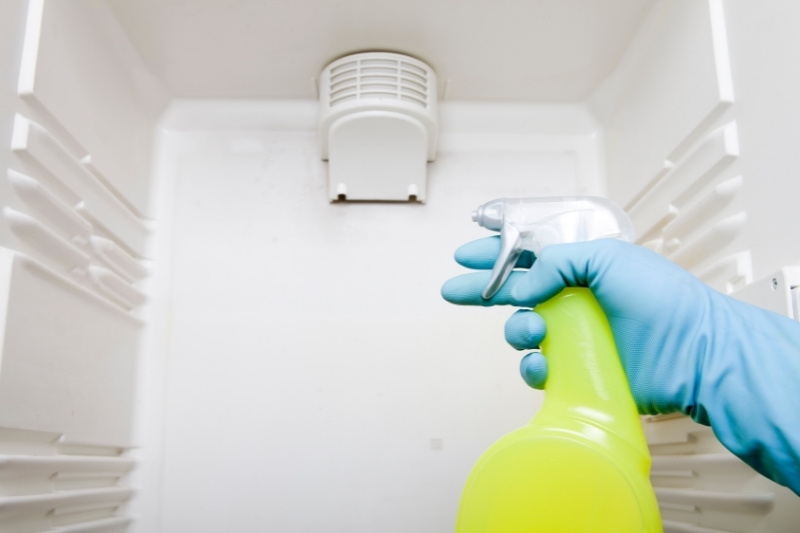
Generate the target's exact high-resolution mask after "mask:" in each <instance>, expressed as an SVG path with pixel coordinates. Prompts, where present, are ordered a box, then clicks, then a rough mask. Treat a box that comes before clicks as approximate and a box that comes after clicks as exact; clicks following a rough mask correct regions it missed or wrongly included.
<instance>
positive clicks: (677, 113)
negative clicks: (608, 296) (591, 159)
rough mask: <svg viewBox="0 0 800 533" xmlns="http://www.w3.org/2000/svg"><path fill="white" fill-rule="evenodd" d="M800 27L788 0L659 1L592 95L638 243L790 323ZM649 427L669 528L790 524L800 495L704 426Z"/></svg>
mask: <svg viewBox="0 0 800 533" xmlns="http://www.w3.org/2000/svg"><path fill="white" fill-rule="evenodd" d="M799 18H800V8H798V7H797V6H795V5H794V4H791V3H788V2H768V3H766V4H764V3H760V4H758V5H755V4H753V3H751V2H746V1H741V0H730V1H725V2H723V1H722V0H708V1H703V2H693V1H675V2H663V3H661V4H659V5H658V6H657V9H655V10H654V11H653V12H652V13H651V15H650V18H649V19H648V20H647V21H646V22H645V24H644V25H643V26H642V28H641V29H640V32H639V33H638V35H637V36H636V38H635V40H634V44H633V46H632V47H631V49H629V51H628V54H627V55H626V56H625V58H624V59H623V61H622V63H621V64H620V66H619V68H618V69H617V71H616V72H615V73H614V74H613V75H612V76H611V77H610V78H609V79H608V80H607V81H606V83H605V84H604V86H602V87H600V88H599V89H598V90H597V91H596V92H595V94H594V95H593V99H592V105H593V109H594V110H595V112H596V113H597V114H598V116H599V117H601V118H602V120H603V122H604V126H605V136H606V140H607V146H606V150H607V160H608V171H607V175H608V191H609V195H610V197H611V198H612V199H614V200H615V201H617V202H618V203H619V204H620V205H623V206H624V207H625V208H626V209H627V211H628V212H629V213H630V215H631V217H632V219H633V222H634V225H635V226H636V230H637V234H638V236H639V237H638V242H639V243H640V244H643V245H645V246H649V247H651V248H653V249H655V250H657V251H658V252H660V253H662V254H663V255H665V256H666V257H668V258H670V259H672V260H673V261H675V262H677V263H678V264H680V265H682V266H684V267H685V268H687V269H689V270H690V271H692V272H693V273H694V274H695V275H697V276H698V277H699V278H700V279H702V280H703V281H705V282H706V283H708V284H709V285H711V286H712V287H714V288H715V289H717V290H719V291H721V292H723V293H728V294H731V295H732V296H734V297H737V298H741V299H743V300H745V301H748V302H749V303H753V304H755V305H760V306H763V307H767V308H769V309H771V310H774V311H777V312H781V313H783V314H786V315H788V316H793V317H795V318H796V317H797V313H796V310H794V309H793V308H792V303H791V302H792V295H791V288H792V286H791V285H792V284H797V283H798V280H797V278H796V276H795V277H792V275H791V274H792V273H793V272H795V269H794V268H793V267H794V266H796V265H797V264H800V245H798V241H797V238H796V237H795V236H794V232H793V219H794V218H796V216H795V213H796V205H795V204H796V199H797V198H798V189H800V180H798V179H797V176H796V175H797V170H796V169H795V167H796V166H797V165H796V161H795V159H796V146H798V145H799V144H800V116H798V115H800V105H798V104H797V99H796V98H795V97H794V96H792V95H793V94H796V93H797V91H798V90H800V73H799V72H798V70H797V68H796V65H797V64H800V47H798V40H797V35H796V21H797V20H798V19H799ZM773 280H774V281H773ZM665 312H668V311H665ZM765 349H768V348H767V347H765ZM645 429H646V433H647V436H648V442H649V444H650V447H651V453H652V455H653V472H652V480H653V483H654V485H655V487H656V492H657V496H658V500H659V504H660V506H661V512H662V517H663V519H664V527H665V531H685V530H688V529H687V528H696V527H701V528H711V530H714V531H731V532H745V531H747V532H775V531H793V530H794V529H795V528H796V525H795V524H796V523H797V519H798V511H797V496H796V495H794V494H793V493H792V492H791V491H789V490H788V489H786V488H784V487H779V486H777V485H775V484H774V483H771V482H769V481H768V480H766V479H765V478H763V477H762V476H760V475H758V474H757V473H756V472H754V471H753V470H752V469H751V468H749V467H748V466H746V465H745V464H744V463H743V462H741V461H740V460H738V459H737V458H735V457H733V456H732V455H731V454H730V453H729V452H728V451H727V450H725V449H724V448H723V447H722V445H721V444H720V443H719V442H718V441H717V439H716V438H715V437H714V435H713V432H712V431H711V430H710V428H707V427H704V426H700V425H698V424H695V423H694V422H693V421H692V420H691V419H688V418H685V417H675V416H668V417H652V418H648V419H647V420H646V422H645Z"/></svg>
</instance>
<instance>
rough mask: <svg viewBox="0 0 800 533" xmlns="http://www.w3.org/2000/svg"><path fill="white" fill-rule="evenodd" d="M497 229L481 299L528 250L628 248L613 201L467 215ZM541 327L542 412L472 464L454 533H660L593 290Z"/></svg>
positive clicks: (635, 429)
mask: <svg viewBox="0 0 800 533" xmlns="http://www.w3.org/2000/svg"><path fill="white" fill-rule="evenodd" d="M472 218H473V220H474V221H475V222H477V223H478V224H479V225H481V226H483V227H485V228H487V229H490V230H493V231H499V232H500V235H501V242H502V247H501V253H500V256H499V257H498V259H497V262H496V263H495V266H494V269H493V271H492V276H491V279H490V281H489V283H488V285H487V286H486V288H485V290H484V292H483V297H484V298H491V296H492V295H493V294H494V293H495V292H496V291H497V290H498V289H499V288H500V286H501V285H502V284H503V282H504V281H505V280H506V278H507V277H508V275H509V274H510V273H511V271H512V270H513V268H514V265H515V263H516V262H517V259H518V258H519V255H520V254H521V253H522V252H523V251H524V250H530V251H532V252H534V253H535V254H538V253H539V252H540V251H541V249H542V248H543V247H545V246H547V245H549V244H557V243H570V242H581V241H588V240H594V239H600V238H618V239H623V240H627V241H631V240H633V227H632V224H631V222H630V220H629V219H628V217H627V216H626V215H625V213H624V212H623V211H622V210H621V209H619V208H618V207H617V206H615V205H614V204H613V203H611V202H609V201H608V200H605V199H602V198H593V197H558V198H525V199H500V200H494V201H491V202H488V203H486V204H484V205H482V206H480V207H479V208H478V209H477V210H476V211H475V212H474V213H473V217H472ZM536 312H537V313H539V314H540V315H541V316H542V317H543V318H544V320H545V323H546V325H547V335H546V337H545V339H544V341H543V342H542V346H541V349H542V352H543V353H544V354H545V356H546V357H547V361H548V377H547V382H546V383H545V386H544V391H545V400H544V404H543V406H542V408H541V410H540V411H539V412H538V413H537V414H536V416H535V417H534V418H533V419H532V420H531V421H530V422H529V423H528V425H526V426H524V427H522V428H520V429H518V430H516V431H513V432H511V433H509V434H508V435H506V436H505V437H502V438H501V439H500V440H499V441H497V442H496V443H495V444H493V445H492V446H491V447H490V448H489V449H488V450H487V451H486V452H484V454H483V455H482V456H481V458H480V459H479V460H478V462H477V463H476V465H475V466H474V467H473V469H472V472H471V473H470V476H469V478H468V480H467V484H466V486H465V488H464V492H463V495H462V498H461V505H460V508H459V513H458V521H457V525H456V532H457V533H523V532H525V533H532V532H536V533H660V532H661V531H662V528H661V518H660V514H659V510H658V505H657V503H656V499H655V494H654V492H653V487H652V485H651V484H650V481H649V477H648V475H649V470H650V454H649V452H648V449H647V443H646V441H645V438H644V432H643V430H642V426H641V422H640V420H639V415H638V412H637V410H636V405H635V404H634V402H633V397H632V396H631V392H630V388H629V386H628V381H627V378H626V377H625V373H624V371H623V369H622V365H621V363H620V360H619V357H618V355H617V350H616V345H615V344H614V338H613V336H612V333H611V329H610V327H609V325H608V320H607V319H606V316H605V314H604V313H603V310H602V309H601V308H600V305H599V304H598V303H597V300H595V298H594V296H593V294H592V292H591V290H590V289H588V288H568V289H565V290H564V291H562V292H561V293H560V294H558V295H557V296H555V297H553V298H552V299H550V300H549V301H547V302H545V303H543V304H541V305H539V306H537V307H536Z"/></svg>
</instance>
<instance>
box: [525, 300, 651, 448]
mask: <svg viewBox="0 0 800 533" xmlns="http://www.w3.org/2000/svg"><path fill="white" fill-rule="evenodd" d="M536 312H537V313H539V314H540V315H541V316H542V317H543V318H544V320H545V323H546V324H547V335H546V337H545V339H544V341H543V342H542V352H543V353H544V355H545V357H547V366H548V371H547V382H546V383H545V387H544V390H545V401H544V405H543V406H542V409H541V411H540V413H539V414H537V416H536V418H535V419H534V421H533V422H535V423H550V422H552V421H553V420H554V419H562V420H572V421H577V422H583V423H588V424H590V425H591V426H593V427H595V428H600V429H604V430H606V431H608V432H609V433H611V434H613V435H616V436H617V437H619V438H620V439H622V440H623V441H625V442H627V443H628V444H629V445H631V446H633V447H634V448H635V449H637V450H639V451H640V452H642V453H644V454H645V455H647V457H649V453H648V450H647V443H646V441H645V438H644V432H643V430H642V425H641V421H640V419H639V414H638V411H637V410H636V405H635V403H634V401H633V397H632V395H631V392H630V387H629V385H628V380H627V378H626V376H625V373H624V371H623V369H622V364H621V362H620V359H619V355H618V354H617V349H616V344H615V343H614V336H613V334H612V333H611V328H610V327H609V325H608V320H607V319H606V316H605V313H603V310H602V308H601V307H600V304H599V303H598V302H597V300H596V299H595V297H594V295H593V294H592V292H591V290H589V289H588V288H568V289H564V290H563V291H562V292H561V293H560V294H558V295H557V296H555V297H554V298H552V299H550V300H549V301H547V302H545V303H543V304H541V305H540V306H538V307H537V308H536Z"/></svg>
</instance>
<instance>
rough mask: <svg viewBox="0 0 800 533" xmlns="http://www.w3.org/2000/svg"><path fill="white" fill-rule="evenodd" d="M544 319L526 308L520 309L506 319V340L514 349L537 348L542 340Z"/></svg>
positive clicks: (544, 329)
mask: <svg viewBox="0 0 800 533" xmlns="http://www.w3.org/2000/svg"><path fill="white" fill-rule="evenodd" d="M545 331H546V328H545V324H544V319H542V317H541V316H539V315H538V314H536V313H534V312H533V311H530V310H528V309H520V310H519V311H517V312H516V313H514V314H513V315H511V318H509V319H508V320H507V321H506V327H505V333H506V342H508V344H510V345H511V346H512V347H513V348H514V349H516V350H530V349H532V348H538V347H539V345H540V344H541V343H542V341H543V340H544V335H545Z"/></svg>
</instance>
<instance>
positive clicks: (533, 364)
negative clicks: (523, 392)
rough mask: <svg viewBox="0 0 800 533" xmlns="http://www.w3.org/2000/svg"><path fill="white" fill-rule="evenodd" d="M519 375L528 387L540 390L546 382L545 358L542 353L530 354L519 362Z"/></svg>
mask: <svg viewBox="0 0 800 533" xmlns="http://www.w3.org/2000/svg"><path fill="white" fill-rule="evenodd" d="M519 373H520V374H521V375H522V379H523V380H524V381H525V383H527V384H528V386H529V387H531V388H534V389H538V390H542V389H543V388H544V384H545V383H546V382H547V358H546V357H545V356H544V355H542V352H531V353H529V354H528V355H526V356H525V357H523V358H522V361H520V362H519Z"/></svg>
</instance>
